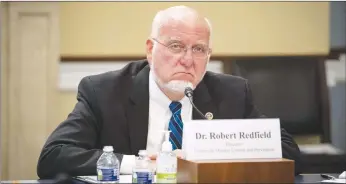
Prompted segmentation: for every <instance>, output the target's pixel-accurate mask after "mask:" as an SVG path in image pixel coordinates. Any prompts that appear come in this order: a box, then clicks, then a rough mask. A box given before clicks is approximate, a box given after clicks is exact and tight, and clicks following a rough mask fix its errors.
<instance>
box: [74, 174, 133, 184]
mask: <svg viewBox="0 0 346 184" xmlns="http://www.w3.org/2000/svg"><path fill="white" fill-rule="evenodd" d="M76 179H78V180H82V181H85V182H87V183H99V182H98V181H97V176H77V177H76ZM119 183H132V175H120V176H119Z"/></svg>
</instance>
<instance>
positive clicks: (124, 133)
mask: <svg viewBox="0 0 346 184" xmlns="http://www.w3.org/2000/svg"><path fill="white" fill-rule="evenodd" d="M149 70H150V68H149V66H148V63H147V61H146V60H143V61H136V62H133V63H130V64H128V65H127V66H126V67H124V68H123V69H121V70H118V71H112V72H107V73H104V74H100V75H95V76H88V77H85V78H83V79H82V80H81V82H80V84H79V86H78V95H77V100H78V101H77V103H76V105H75V107H74V109H73V111H72V112H71V113H70V114H69V115H68V117H67V119H66V120H65V121H64V122H62V123H61V124H60V125H59V126H58V127H57V128H56V129H55V130H54V131H53V133H52V134H51V135H50V136H49V138H48V140H47V142H46V143H45V145H44V147H43V149H42V152H41V154H40V157H39V161H38V166H37V174H38V176H39V177H40V178H52V177H55V176H56V175H57V174H61V173H64V174H68V175H70V176H77V175H95V173H96V162H97V160H98V158H99V156H100V155H101V154H102V148H103V146H105V145H112V146H113V147H114V152H115V153H116V155H117V157H118V158H119V160H120V161H121V159H122V155H123V154H132V155H137V153H138V151H139V150H141V149H145V148H146V142H147V133H148V112H149V85H148V84H149ZM194 103H195V105H196V106H197V107H198V108H199V109H200V110H201V111H202V112H203V113H205V112H212V113H213V115H214V119H241V118H260V117H261V115H260V113H259V112H258V111H257V110H256V109H255V107H254V104H253V101H252V96H251V91H250V89H249V86H248V83H247V80H245V79H242V78H240V77H235V76H231V75H225V74H216V73H212V72H207V73H206V74H205V76H204V78H203V80H202V81H201V83H200V84H199V85H198V86H197V87H196V89H195V90H194ZM193 119H201V117H200V116H199V115H198V114H197V112H196V111H195V110H193ZM281 135H282V149H283V157H284V158H288V159H293V160H295V161H296V172H297V173H298V172H299V169H300V164H299V163H300V160H299V159H300V151H299V149H298V146H297V145H296V143H295V142H294V141H293V139H292V137H291V136H290V135H289V134H288V133H287V132H286V131H285V130H283V129H282V132H281Z"/></svg>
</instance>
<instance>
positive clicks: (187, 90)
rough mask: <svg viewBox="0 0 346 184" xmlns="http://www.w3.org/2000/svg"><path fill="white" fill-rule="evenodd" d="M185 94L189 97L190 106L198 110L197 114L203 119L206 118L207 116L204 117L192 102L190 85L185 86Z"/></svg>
mask: <svg viewBox="0 0 346 184" xmlns="http://www.w3.org/2000/svg"><path fill="white" fill-rule="evenodd" d="M185 96H187V97H188V98H189V100H190V103H191V105H192V107H193V108H194V109H195V110H196V111H197V112H198V114H199V115H200V116H201V117H202V118H203V119H208V118H207V117H205V116H204V115H203V113H201V111H200V110H198V108H197V107H196V106H195V104H194V103H193V101H192V97H193V90H192V88H190V87H187V88H185Z"/></svg>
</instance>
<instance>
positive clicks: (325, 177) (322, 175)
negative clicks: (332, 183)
mask: <svg viewBox="0 0 346 184" xmlns="http://www.w3.org/2000/svg"><path fill="white" fill-rule="evenodd" d="M321 177H322V178H324V179H328V180H335V179H336V178H335V177H334V176H331V175H328V174H321Z"/></svg>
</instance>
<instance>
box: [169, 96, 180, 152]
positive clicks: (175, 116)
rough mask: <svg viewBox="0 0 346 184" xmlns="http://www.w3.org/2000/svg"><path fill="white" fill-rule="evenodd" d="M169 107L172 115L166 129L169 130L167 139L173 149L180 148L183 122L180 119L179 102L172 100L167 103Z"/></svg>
mask: <svg viewBox="0 0 346 184" xmlns="http://www.w3.org/2000/svg"><path fill="white" fill-rule="evenodd" d="M169 109H171V111H172V117H171V120H170V121H169V125H168V130H169V131H171V132H170V135H169V141H170V142H171V143H172V145H173V150H175V149H181V144H182V137H183V122H182V120H181V115H180V114H181V103H180V102H174V101H173V102H172V103H171V104H170V105H169Z"/></svg>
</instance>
